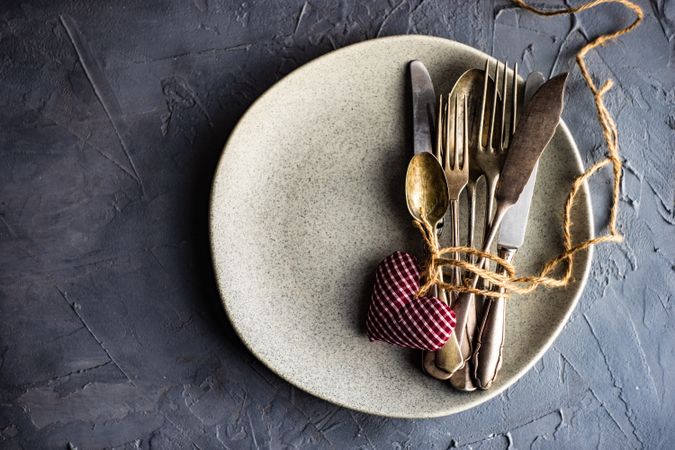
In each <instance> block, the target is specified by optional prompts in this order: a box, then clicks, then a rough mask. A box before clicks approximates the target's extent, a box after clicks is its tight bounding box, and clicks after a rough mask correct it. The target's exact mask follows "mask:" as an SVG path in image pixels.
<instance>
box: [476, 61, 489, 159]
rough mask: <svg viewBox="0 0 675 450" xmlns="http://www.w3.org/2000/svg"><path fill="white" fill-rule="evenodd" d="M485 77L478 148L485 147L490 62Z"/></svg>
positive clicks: (486, 67)
mask: <svg viewBox="0 0 675 450" xmlns="http://www.w3.org/2000/svg"><path fill="white" fill-rule="evenodd" d="M484 72H485V75H484V79H483V97H482V100H481V104H480V121H479V122H478V148H479V149H482V148H483V147H484V146H485V142H483V125H484V124H485V103H486V102H487V90H488V79H489V78H490V60H489V59H488V60H486V61H485V71H484Z"/></svg>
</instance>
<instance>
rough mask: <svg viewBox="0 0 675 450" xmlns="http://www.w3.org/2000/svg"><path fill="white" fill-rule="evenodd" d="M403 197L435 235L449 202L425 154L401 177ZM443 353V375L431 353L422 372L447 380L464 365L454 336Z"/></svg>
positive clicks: (441, 177) (434, 163)
mask: <svg viewBox="0 0 675 450" xmlns="http://www.w3.org/2000/svg"><path fill="white" fill-rule="evenodd" d="M405 197H406V204H407V205H408V211H409V212H410V215H411V216H413V218H415V219H416V220H419V221H422V219H423V218H425V219H426V220H427V221H428V222H429V223H430V224H431V226H432V229H433V230H436V233H438V229H437V224H438V222H440V221H441V220H442V219H443V216H445V213H446V211H447V210H448V206H449V204H450V200H449V198H448V182H447V180H446V178H445V172H444V171H443V167H441V164H440V163H439V162H438V160H437V159H436V157H435V156H434V155H432V154H431V153H428V152H423V153H419V154H417V155H415V156H413V158H412V159H411V160H410V163H409V164H408V171H407V173H406V177H405ZM439 276H440V277H441V280H442V279H443V278H442V277H443V272H442V270H441V269H440V268H439ZM441 350H442V351H443V352H444V353H445V356H446V358H445V360H446V362H447V364H446V365H445V366H446V367H450V368H451V370H452V372H447V371H445V370H441V369H439V368H438V367H436V363H435V360H436V356H435V353H434V352H425V354H424V369H425V371H426V372H427V373H428V374H429V375H431V376H432V377H434V378H437V379H439V380H447V379H448V378H450V377H451V376H452V373H453V372H454V371H455V370H457V369H458V368H460V367H462V366H463V365H464V358H463V357H462V352H461V350H460V347H459V342H458V341H457V338H456V336H455V333H452V334H451V335H450V339H449V340H448V342H446V344H445V345H444V346H443V347H442V348H441V349H440V350H439V351H441Z"/></svg>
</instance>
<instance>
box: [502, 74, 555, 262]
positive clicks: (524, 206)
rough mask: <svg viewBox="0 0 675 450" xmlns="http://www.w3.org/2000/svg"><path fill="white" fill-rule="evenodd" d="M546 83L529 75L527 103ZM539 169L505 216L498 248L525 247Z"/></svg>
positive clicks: (537, 163) (533, 173)
mask: <svg viewBox="0 0 675 450" xmlns="http://www.w3.org/2000/svg"><path fill="white" fill-rule="evenodd" d="M544 81H545V80H544V76H543V75H542V74H541V73H540V72H532V73H531V74H530V75H528V77H527V80H526V81H525V102H528V101H529V100H530V99H531V98H532V96H533V95H534V93H535V92H536V91H537V90H538V89H539V88H540V87H541V85H542V84H544ZM528 91H529V92H528ZM538 167H539V161H538V160H537V162H536V163H535V165H534V169H532V174H531V175H530V178H529V180H527V184H525V187H524V188H523V192H522V193H521V194H520V197H519V198H518V201H517V202H516V203H515V204H514V205H513V206H512V207H511V209H509V210H508V212H507V213H506V214H505V215H504V220H503V221H502V225H501V227H499V235H498V237H497V245H498V246H503V247H509V248H515V249H518V248H519V247H520V246H521V245H523V242H524V241H525V230H526V228H527V216H528V214H529V213H530V203H531V202H532V194H534V183H535V181H536V179H537V169H538Z"/></svg>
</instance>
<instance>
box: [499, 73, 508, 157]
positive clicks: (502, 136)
mask: <svg viewBox="0 0 675 450" xmlns="http://www.w3.org/2000/svg"><path fill="white" fill-rule="evenodd" d="M503 67H504V73H503V74H502V117H501V118H500V119H501V120H500V122H501V123H500V124H499V151H502V152H503V151H505V150H506V137H507V136H506V135H507V133H508V132H509V130H508V128H506V103H507V102H508V99H509V97H508V86H507V78H506V77H507V72H508V70H509V63H508V61H505V62H504V66H503Z"/></svg>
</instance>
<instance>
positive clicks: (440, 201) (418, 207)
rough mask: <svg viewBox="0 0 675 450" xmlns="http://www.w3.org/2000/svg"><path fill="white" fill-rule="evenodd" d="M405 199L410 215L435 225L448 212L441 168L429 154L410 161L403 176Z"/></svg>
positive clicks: (444, 180)
mask: <svg viewBox="0 0 675 450" xmlns="http://www.w3.org/2000/svg"><path fill="white" fill-rule="evenodd" d="M405 199H406V204H407V205H408V211H409V212H410V215H411V216H413V218H415V219H416V220H419V221H422V220H423V219H426V220H427V221H428V222H429V223H430V224H431V225H434V226H435V225H436V224H437V223H438V222H439V221H440V220H441V219H442V218H443V216H444V215H445V212H446V211H447V210H448V205H449V199H448V182H447V181H446V179H445V173H444V172H443V167H441V164H440V163H439V162H438V160H437V159H436V157H435V156H434V155H432V154H431V153H427V152H424V153H420V154H417V155H415V156H413V158H412V159H411V160H410V163H409V164H408V171H407V173H406V176H405Z"/></svg>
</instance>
